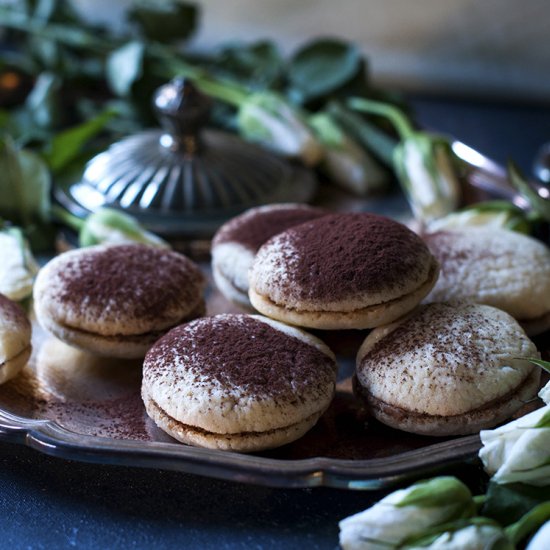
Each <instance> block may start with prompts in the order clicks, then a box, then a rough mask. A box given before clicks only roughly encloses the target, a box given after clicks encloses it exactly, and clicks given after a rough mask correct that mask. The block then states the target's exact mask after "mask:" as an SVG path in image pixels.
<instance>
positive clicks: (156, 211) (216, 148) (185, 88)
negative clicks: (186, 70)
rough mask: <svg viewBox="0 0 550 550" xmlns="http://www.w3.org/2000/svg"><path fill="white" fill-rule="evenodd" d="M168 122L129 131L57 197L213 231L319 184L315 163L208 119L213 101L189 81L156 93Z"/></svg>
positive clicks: (195, 231)
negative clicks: (296, 161)
mask: <svg viewBox="0 0 550 550" xmlns="http://www.w3.org/2000/svg"><path fill="white" fill-rule="evenodd" d="M154 104H155V107H156V111H157V113H158V115H159V119H160V121H161V125H162V127H163V128H162V129H153V130H147V131H144V132H141V133H139V134H136V135H134V136H130V137H127V138H125V139H123V140H121V141H119V142H117V143H115V144H113V145H112V146H111V147H109V149H107V150H106V151H104V152H103V153H100V154H99V155H97V156H96V157H94V158H93V159H92V160H90V161H89V163H88V164H87V166H86V169H85V171H84V174H83V176H82V178H81V181H79V182H76V183H73V184H70V185H60V186H59V187H58V188H57V189H55V195H56V198H57V200H58V201H59V202H61V204H63V206H65V207H66V208H67V209H68V210H69V211H71V212H72V213H74V214H76V215H78V216H85V215H86V214H87V213H89V212H90V211H94V210H96V209H97V208H100V207H102V206H109V207H111V208H119V209H121V210H124V211H126V212H128V213H129V214H131V215H133V216H135V217H136V218H138V220H139V221H140V222H141V223H143V224H144V225H145V226H146V227H147V228H148V229H150V230H151V231H154V232H156V233H159V234H161V235H165V236H173V235H177V236H187V237H194V238H197V237H205V236H211V235H212V234H213V233H214V232H215V230H216V229H217V228H218V227H219V226H220V225H221V224H222V223H223V222H224V221H226V220H227V219H229V218H231V217H233V216H235V215H237V214H239V213H240V212H242V211H243V210H245V209H247V208H250V207H252V206H257V205H260V204H267V203H270V202H285V201H286V202H288V201H292V202H307V201H309V200H310V199H311V198H312V196H313V194H314V192H315V189H316V185H317V182H316V179H315V176H314V175H313V173H312V172H310V171H309V170H307V169H305V168H303V167H299V166H295V165H293V164H291V163H289V162H288V161H287V160H286V159H284V158H282V157H280V156H278V155H276V154H274V153H271V152H270V151H267V150H265V149H263V148H261V147H258V146H256V145H253V144H250V143H247V142H244V141H243V140H241V139H240V138H238V137H237V136H234V135H231V134H228V133H225V132H220V131H216V130H211V129H205V128H204V127H203V126H204V124H205V123H206V121H207V119H208V112H209V102H208V100H207V99H206V98H205V97H204V96H202V95H201V94H199V93H198V92H197V91H196V90H195V89H194V88H193V87H192V85H190V84H189V83H187V82H184V81H178V80H176V81H174V82H171V83H170V84H167V85H165V86H163V87H161V88H159V90H158V91H157V94H156V95H155V98H154Z"/></svg>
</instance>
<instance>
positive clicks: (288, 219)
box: [212, 205, 328, 252]
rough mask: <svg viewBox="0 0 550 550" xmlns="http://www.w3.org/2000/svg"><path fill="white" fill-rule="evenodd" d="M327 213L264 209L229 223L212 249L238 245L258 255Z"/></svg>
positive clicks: (302, 208) (300, 208) (310, 209)
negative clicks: (292, 229)
mask: <svg viewBox="0 0 550 550" xmlns="http://www.w3.org/2000/svg"><path fill="white" fill-rule="evenodd" d="M327 213H328V212H327V211H326V210H323V209H321V208H313V207H308V206H290V205H289V206H288V207H284V208H273V209H261V210H258V211H254V212H253V213H250V214H249V213H247V214H245V215H243V216H239V217H237V218H234V219H233V220H231V221H230V222H228V223H227V224H226V225H225V226H224V227H223V228H222V229H221V230H220V231H219V232H218V234H217V235H216V236H215V237H214V240H213V241H212V245H213V246H216V245H218V244H222V243H227V242H236V243H238V244H241V245H242V246H244V247H246V248H248V249H249V250H251V251H252V252H256V251H257V250H258V248H260V246H261V245H262V244H263V243H265V242H266V241H267V240H268V239H269V238H271V237H273V235H276V234H277V233H281V232H282V231H285V230H286V229H288V228H290V227H293V226H295V225H299V224H301V223H304V222H307V221H309V220H313V219H316V218H320V217H321V216H325V215H327Z"/></svg>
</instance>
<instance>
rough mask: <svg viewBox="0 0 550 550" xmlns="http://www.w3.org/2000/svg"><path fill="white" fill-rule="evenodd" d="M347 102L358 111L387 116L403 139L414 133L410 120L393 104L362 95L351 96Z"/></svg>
mask: <svg viewBox="0 0 550 550" xmlns="http://www.w3.org/2000/svg"><path fill="white" fill-rule="evenodd" d="M347 104H348V105H349V107H351V108H352V109H354V110H356V111H360V112H363V113H368V114H371V115H380V116H383V117H386V118H387V119H388V120H389V121H390V122H391V123H392V124H393V125H394V126H395V129H396V130H397V132H398V133H399V136H400V137H401V139H402V140H404V139H407V138H409V137H411V136H412V135H413V134H414V128H413V127H412V124H411V122H410V120H409V119H408V118H407V117H406V116H405V115H404V114H403V113H402V112H401V111H400V110H399V109H398V108H397V107H394V106H393V105H389V104H388V103H382V102H381V101H373V100H372V99H365V98H362V97H351V98H350V99H348V101H347Z"/></svg>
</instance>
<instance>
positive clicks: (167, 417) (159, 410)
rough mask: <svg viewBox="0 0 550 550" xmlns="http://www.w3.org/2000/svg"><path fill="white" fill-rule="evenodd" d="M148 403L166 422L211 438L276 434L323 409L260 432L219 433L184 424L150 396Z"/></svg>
mask: <svg viewBox="0 0 550 550" xmlns="http://www.w3.org/2000/svg"><path fill="white" fill-rule="evenodd" d="M148 404H149V406H152V407H153V408H154V409H155V411H156V412H157V413H158V414H159V416H160V417H161V418H162V419H163V420H166V421H167V422H170V423H172V424H175V425H176V426H178V427H181V428H182V429H184V430H185V431H188V432H193V433H198V434H201V435H203V436H205V437H212V438H215V439H219V438H220V437H227V438H255V437H259V436H262V437H263V436H266V435H271V434H276V433H279V432H284V431H286V430H289V429H292V428H294V427H295V426H300V425H302V424H306V423H308V422H310V421H311V420H313V419H316V418H318V417H319V415H321V414H322V412H323V411H318V412H316V413H313V414H311V415H309V416H307V417H306V418H304V419H303V420H302V421H300V422H296V423H294V424H288V425H287V426H281V427H280V428H272V429H270V430H265V431H262V432H253V431H252V432H234V433H219V432H211V431H208V430H206V429H204V428H200V427H198V426H192V425H190V424H185V423H184V422H181V421H180V420H176V419H175V418H174V417H173V416H170V415H169V414H168V413H167V412H166V411H164V409H162V408H161V407H160V406H159V405H158V403H157V402H156V401H155V400H154V399H151V397H149V400H148Z"/></svg>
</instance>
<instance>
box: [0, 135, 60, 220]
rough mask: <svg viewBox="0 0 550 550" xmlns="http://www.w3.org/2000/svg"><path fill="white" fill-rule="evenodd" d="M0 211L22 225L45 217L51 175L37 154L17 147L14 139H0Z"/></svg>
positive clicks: (45, 218)
mask: <svg viewBox="0 0 550 550" xmlns="http://www.w3.org/2000/svg"><path fill="white" fill-rule="evenodd" d="M0 173H1V174H2V178H0V215H1V216H2V217H4V218H6V219H9V220H11V221H13V222H14V223H17V224H21V225H23V226H24V227H28V226H30V225H31V224H32V223H33V222H35V221H37V220H38V221H47V220H48V218H49V208H50V175H49V172H48V169H47V167H46V165H45V163H44V162H43V161H42V160H41V159H40V157H38V156H37V155H35V154H33V153H31V152H29V151H22V150H18V149H17V148H16V147H15V145H14V143H13V140H12V139H11V138H9V137H5V138H3V139H1V140H0Z"/></svg>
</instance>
